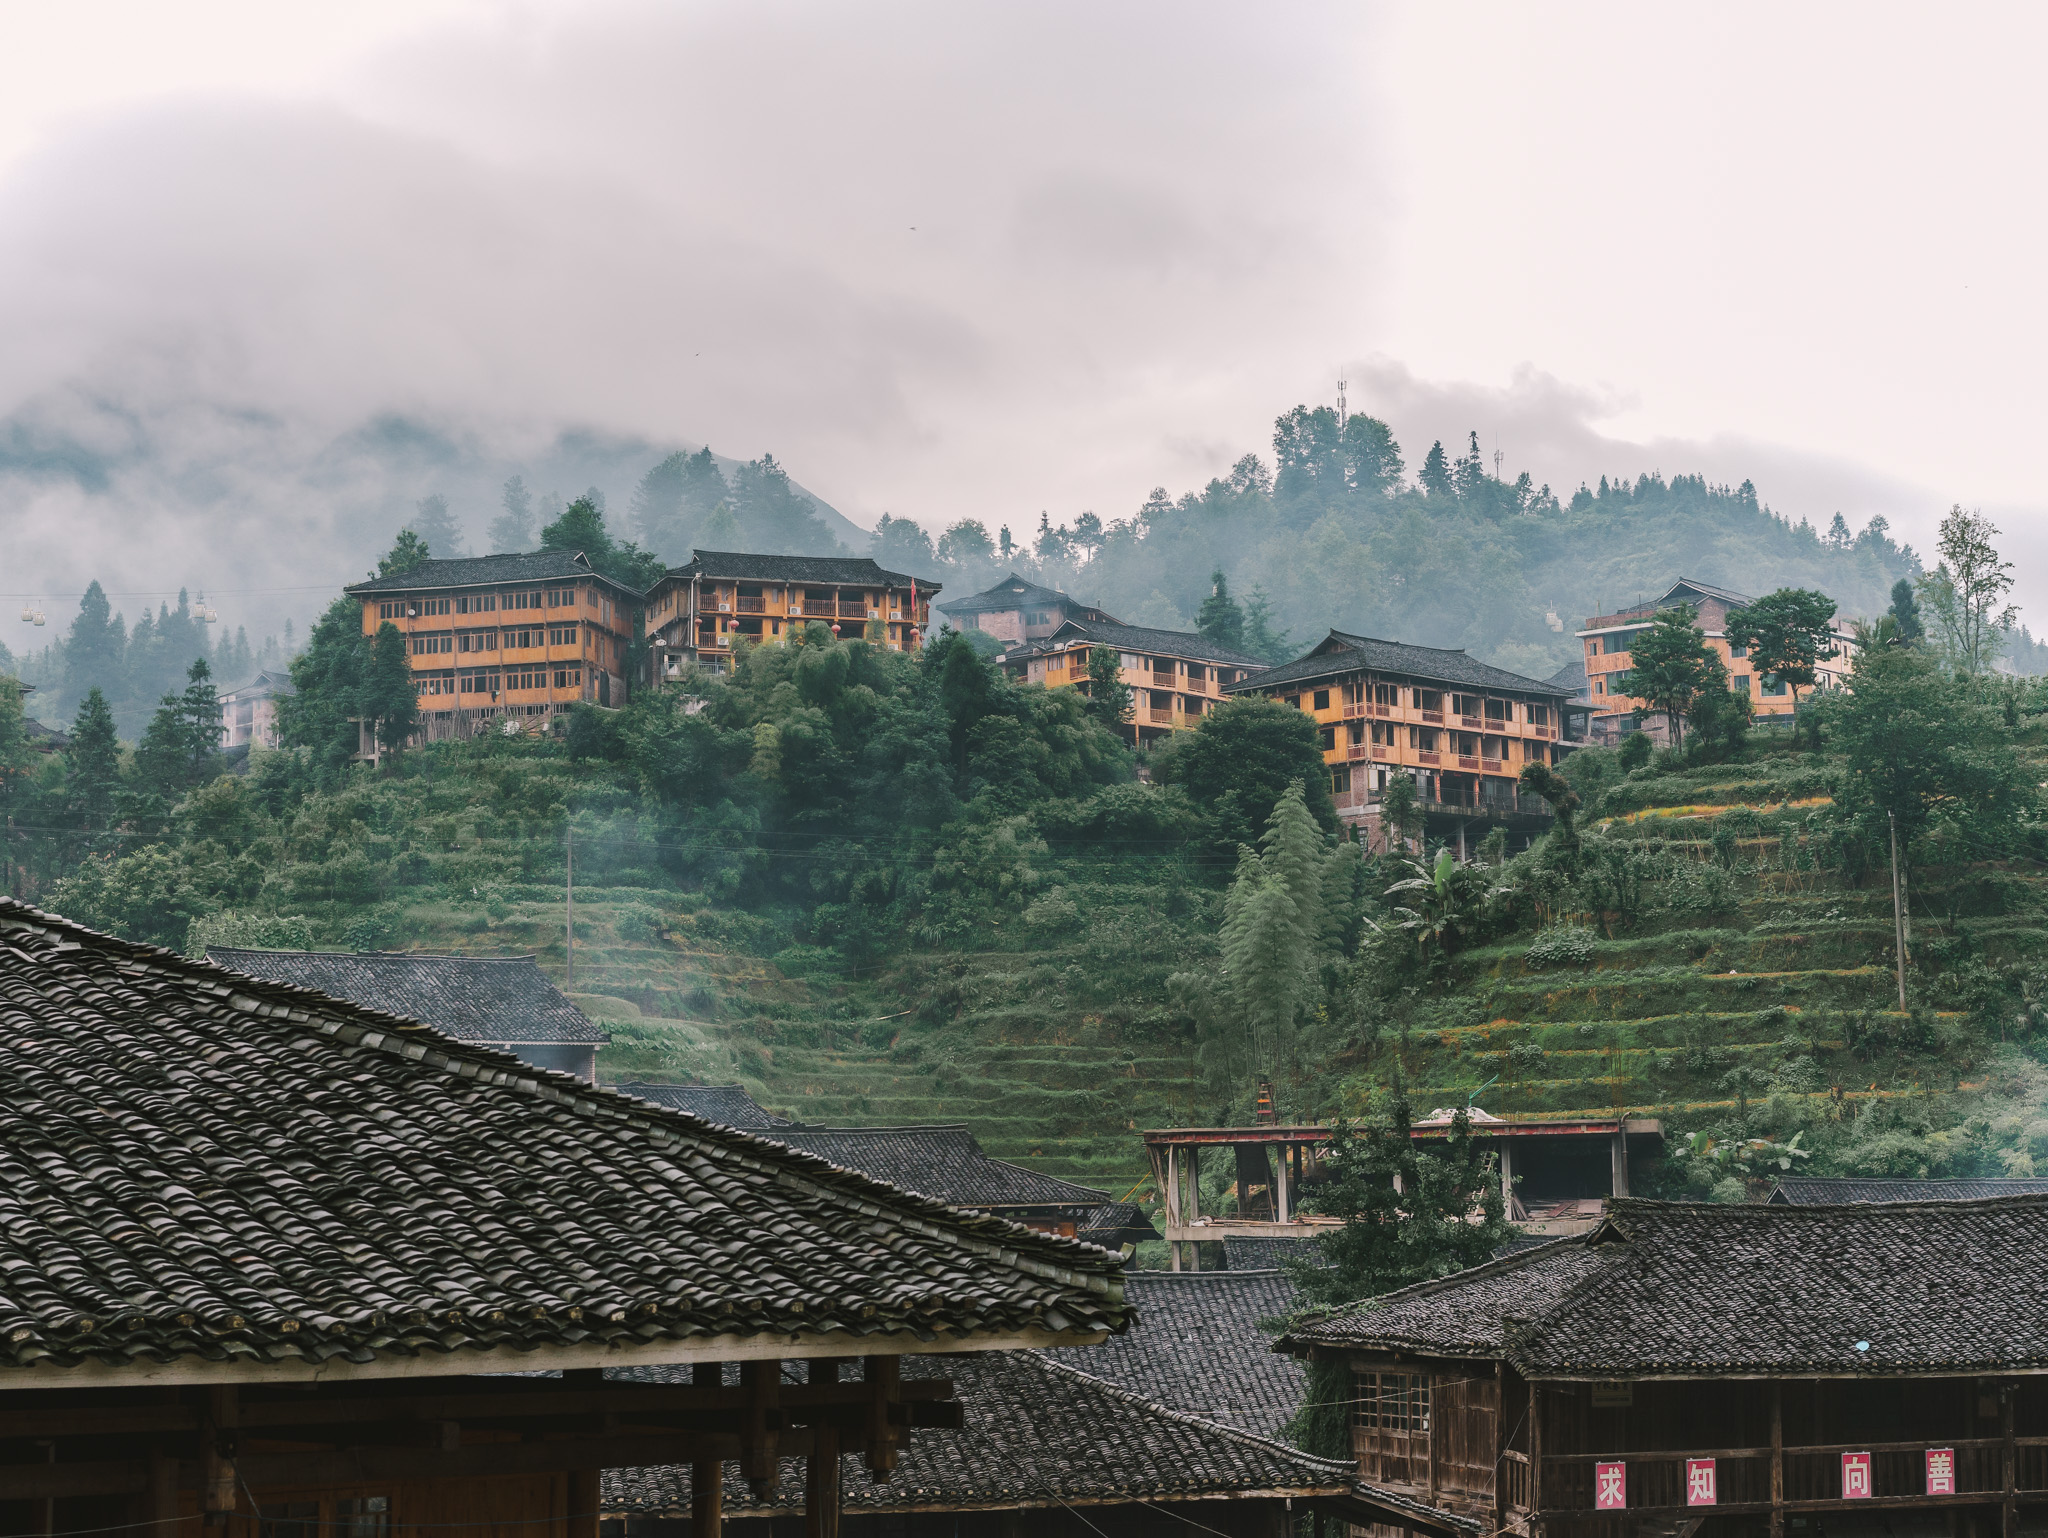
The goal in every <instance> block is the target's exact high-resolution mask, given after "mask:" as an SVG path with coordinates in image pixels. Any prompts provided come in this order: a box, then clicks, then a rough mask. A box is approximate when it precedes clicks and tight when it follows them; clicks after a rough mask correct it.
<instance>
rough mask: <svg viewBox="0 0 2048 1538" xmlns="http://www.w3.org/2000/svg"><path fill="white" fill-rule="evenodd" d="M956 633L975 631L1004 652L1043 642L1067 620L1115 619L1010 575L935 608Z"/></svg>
mask: <svg viewBox="0 0 2048 1538" xmlns="http://www.w3.org/2000/svg"><path fill="white" fill-rule="evenodd" d="M938 609H939V612H940V613H941V614H943V615H944V616H945V617H946V619H947V620H948V621H949V622H950V623H951V624H952V626H953V628H954V629H956V630H979V631H980V632H981V633H982V634H984V635H990V636H994V637H995V638H996V639H997V640H998V641H1001V642H1002V643H1003V646H1004V648H1005V649H1006V650H1007V649H1009V648H1012V647H1018V646H1023V645H1025V644H1026V643H1027V642H1031V641H1043V640H1044V639H1046V638H1047V637H1048V636H1050V635H1051V634H1052V633H1053V632H1054V631H1055V630H1058V629H1059V628H1060V626H1062V625H1064V624H1065V623H1066V622H1067V621H1068V620H1088V621H1090V622H1092V623H1095V624H1103V625H1115V624H1119V623H1121V622H1120V621H1119V620H1118V619H1117V617H1116V616H1115V615H1113V614H1110V613H1108V612H1107V611H1106V610H1103V609H1098V608H1097V607H1095V605H1093V604H1088V603H1082V602H1080V601H1079V600H1078V599H1074V598H1069V597H1068V596H1067V595H1066V594H1065V593H1062V592H1061V591H1060V590H1059V589H1058V588H1052V587H1044V586H1041V585H1040V584H1039V583H1036V582H1032V581H1029V580H1028V579H1026V578H1024V577H1020V576H1018V575H1017V574H1016V573H1015V572H1014V571H1013V572H1011V573H1010V574H1009V575H1008V576H1006V577H1004V578H1003V580H1002V581H1000V582H998V583H997V584H996V585H995V586H994V587H990V588H984V589H983V590H982V591H981V592H979V593H972V594H969V595H968V596H967V597H965V598H951V599H947V600H946V601H945V602H943V603H941V604H940V605H939V606H938Z"/></svg>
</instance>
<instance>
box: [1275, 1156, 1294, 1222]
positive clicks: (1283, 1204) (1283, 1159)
mask: <svg viewBox="0 0 2048 1538" xmlns="http://www.w3.org/2000/svg"><path fill="white" fill-rule="evenodd" d="M1292 1195H1293V1192H1292V1191H1291V1190H1289V1188H1288V1180H1287V1145H1286V1144H1285V1143H1282V1144H1280V1167H1279V1169H1277V1170H1276V1171H1275V1172H1274V1174H1273V1221H1274V1222H1276V1223H1285V1222H1286V1221H1287V1219H1288V1210H1287V1208H1288V1198H1289V1197H1290V1196H1292Z"/></svg>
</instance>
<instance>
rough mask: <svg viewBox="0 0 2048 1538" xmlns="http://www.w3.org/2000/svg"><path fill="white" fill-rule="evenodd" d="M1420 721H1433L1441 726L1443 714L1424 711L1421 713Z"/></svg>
mask: <svg viewBox="0 0 2048 1538" xmlns="http://www.w3.org/2000/svg"><path fill="white" fill-rule="evenodd" d="M1422 719H1423V720H1425V721H1434V722H1436V723H1437V725H1439V726H1441V725H1443V720H1444V713H1443V712H1442V711H1441V710H1425V711H1424V712H1423V713H1422Z"/></svg>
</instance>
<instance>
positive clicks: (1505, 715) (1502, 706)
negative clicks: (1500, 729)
mask: <svg viewBox="0 0 2048 1538" xmlns="http://www.w3.org/2000/svg"><path fill="white" fill-rule="evenodd" d="M1514 718H1515V716H1514V712H1513V711H1512V710H1510V709H1509V708H1508V702H1507V701H1506V700H1488V701H1487V702H1486V720H1487V724H1488V725H1498V724H1499V723H1501V722H1503V721H1512V720H1513V719H1514Z"/></svg>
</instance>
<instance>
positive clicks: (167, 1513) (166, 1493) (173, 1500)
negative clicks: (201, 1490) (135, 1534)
mask: <svg viewBox="0 0 2048 1538" xmlns="http://www.w3.org/2000/svg"><path fill="white" fill-rule="evenodd" d="M144 1499H145V1500H146V1501H147V1502H148V1503H149V1508H148V1509H149V1515H148V1517H147V1518H146V1520H147V1521H149V1522H150V1523H152V1524H153V1526H152V1528H151V1530H150V1531H149V1532H148V1533H147V1534H146V1535H144V1538H171V1535H172V1534H173V1533H174V1532H176V1530H177V1528H176V1523H177V1520H178V1460H177V1459H176V1458H173V1457H172V1456H171V1455H170V1454H169V1453H167V1452H165V1451H164V1450H163V1449H162V1448H161V1447H152V1448H151V1449H150V1450H149V1491H148V1493H147V1495H146V1496H145V1497H144Z"/></svg>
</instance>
